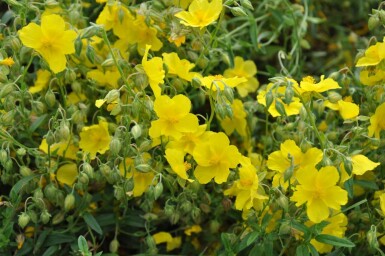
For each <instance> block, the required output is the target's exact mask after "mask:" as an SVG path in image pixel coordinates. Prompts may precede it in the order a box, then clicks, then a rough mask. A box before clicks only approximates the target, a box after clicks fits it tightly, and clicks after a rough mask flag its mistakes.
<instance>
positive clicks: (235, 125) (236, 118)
mask: <svg viewBox="0 0 385 256" xmlns="http://www.w3.org/2000/svg"><path fill="white" fill-rule="evenodd" d="M231 109H232V110H233V116H232V117H231V118H230V117H225V118H224V119H222V120H221V126H222V127H223V129H224V130H225V132H226V134H227V135H230V134H232V133H233V132H234V130H236V131H237V132H238V134H239V135H241V136H246V128H247V121H246V116H247V114H246V112H245V110H244V109H243V103H242V101H241V100H238V99H235V100H234V101H233V104H231Z"/></svg>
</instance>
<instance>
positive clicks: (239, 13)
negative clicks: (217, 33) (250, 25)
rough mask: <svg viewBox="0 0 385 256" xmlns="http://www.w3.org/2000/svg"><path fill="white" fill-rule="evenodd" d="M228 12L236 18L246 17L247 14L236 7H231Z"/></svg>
mask: <svg viewBox="0 0 385 256" xmlns="http://www.w3.org/2000/svg"><path fill="white" fill-rule="evenodd" d="M230 11H231V13H232V14H233V15H234V16H236V17H242V16H243V17H245V16H247V13H246V12H245V10H243V8H242V7H238V6H236V7H232V8H231V9H230Z"/></svg>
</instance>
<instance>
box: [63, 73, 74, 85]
mask: <svg viewBox="0 0 385 256" xmlns="http://www.w3.org/2000/svg"><path fill="white" fill-rule="evenodd" d="M64 80H65V82H66V83H67V84H70V83H72V82H73V81H75V80H76V72H75V71H74V70H73V69H66V71H65V73H64Z"/></svg>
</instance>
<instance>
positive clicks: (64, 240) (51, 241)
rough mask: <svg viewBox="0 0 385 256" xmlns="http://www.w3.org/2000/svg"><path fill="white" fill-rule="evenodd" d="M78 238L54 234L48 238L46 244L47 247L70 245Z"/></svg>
mask: <svg viewBox="0 0 385 256" xmlns="http://www.w3.org/2000/svg"><path fill="white" fill-rule="evenodd" d="M75 239H76V237H74V236H73V235H66V234H61V233H53V234H51V235H49V236H48V237H47V239H46V240H45V242H44V245H45V246H51V245H58V244H68V243H72V242H73V241H74V240H75Z"/></svg>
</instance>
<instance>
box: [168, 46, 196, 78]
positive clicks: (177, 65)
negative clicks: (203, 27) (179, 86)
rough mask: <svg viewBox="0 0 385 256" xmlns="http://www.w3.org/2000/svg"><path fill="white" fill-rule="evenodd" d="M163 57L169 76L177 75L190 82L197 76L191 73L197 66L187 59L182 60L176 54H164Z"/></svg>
mask: <svg viewBox="0 0 385 256" xmlns="http://www.w3.org/2000/svg"><path fill="white" fill-rule="evenodd" d="M162 56H163V62H164V64H166V65H167V68H168V74H170V75H177V76H178V77H180V78H182V79H184V80H186V81H189V82H191V80H192V79H193V78H194V76H196V73H195V72H190V70H191V69H193V68H194V67H195V64H192V63H190V62H189V61H188V60H185V59H183V60H181V59H180V58H179V56H178V54H176V53H175V52H172V53H163V54H162Z"/></svg>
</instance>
